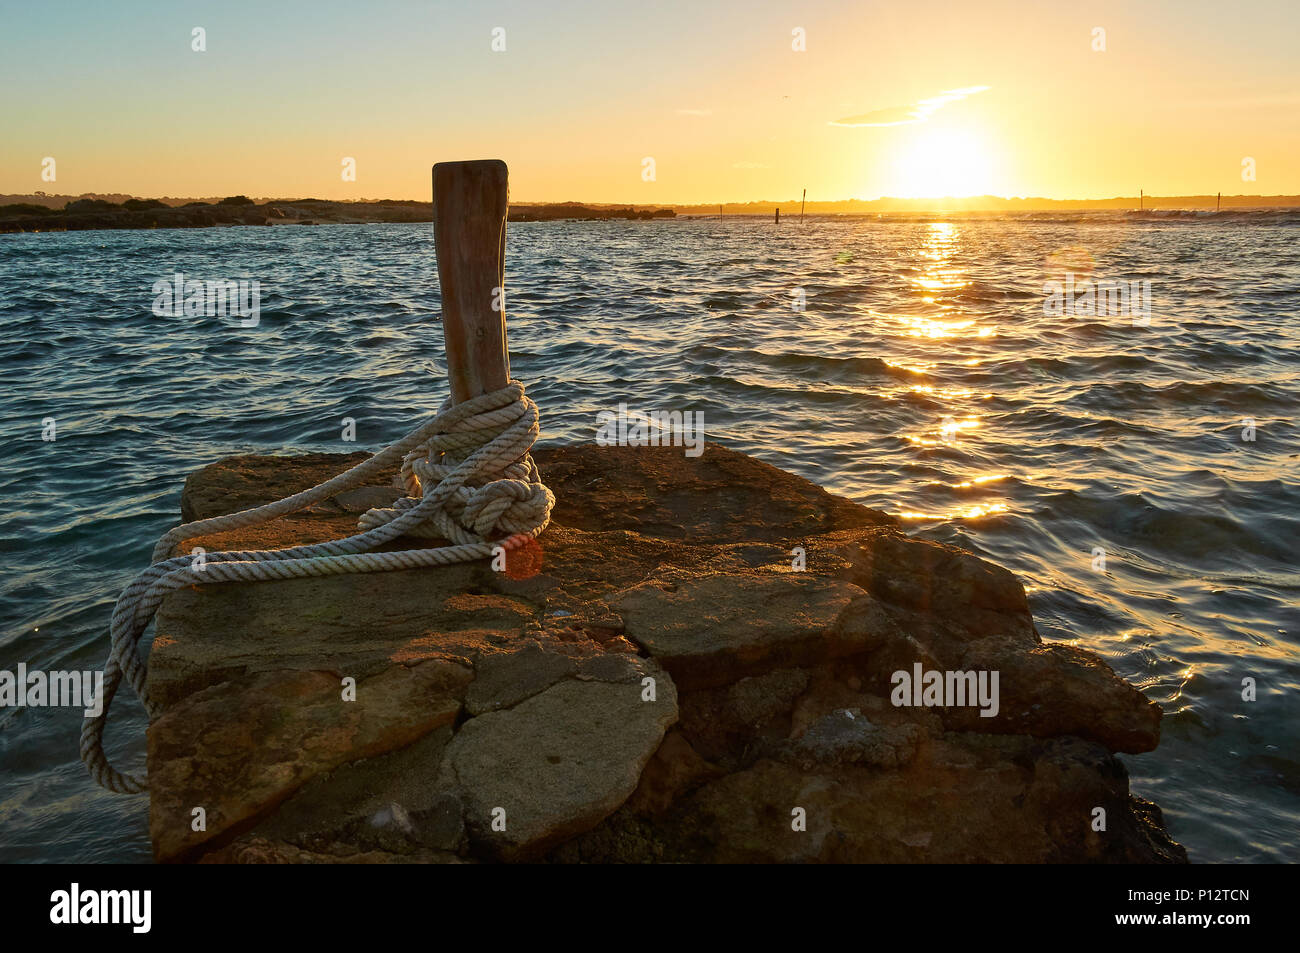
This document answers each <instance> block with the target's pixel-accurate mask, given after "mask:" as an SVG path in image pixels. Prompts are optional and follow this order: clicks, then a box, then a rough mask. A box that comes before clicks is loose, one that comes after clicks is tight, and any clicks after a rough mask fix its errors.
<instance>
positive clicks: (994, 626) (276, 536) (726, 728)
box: [149, 444, 1184, 863]
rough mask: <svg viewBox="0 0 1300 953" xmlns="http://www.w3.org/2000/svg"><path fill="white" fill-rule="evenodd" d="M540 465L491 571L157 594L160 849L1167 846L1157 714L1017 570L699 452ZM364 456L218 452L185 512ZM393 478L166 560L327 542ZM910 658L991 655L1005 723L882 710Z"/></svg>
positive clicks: (196, 478) (398, 851)
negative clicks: (528, 507) (548, 514)
mask: <svg viewBox="0 0 1300 953" xmlns="http://www.w3.org/2000/svg"><path fill="white" fill-rule="evenodd" d="M534 455H535V458H536V460H537V462H538V465H539V467H540V468H541V470H542V474H543V477H544V479H545V480H546V482H547V484H548V485H549V486H550V487H551V488H552V489H553V490H554V492H555V493H556V496H557V498H558V503H557V507H556V511H555V514H554V518H553V522H552V525H551V527H550V528H549V529H548V531H547V532H546V534H545V535H544V536H543V537H542V538H541V540H540V541H539V543H538V544H537V545H536V546H533V547H531V548H525V549H523V550H519V551H516V552H514V553H512V554H511V556H510V558H509V561H508V564H507V567H506V571H505V572H493V571H492V570H491V568H490V567H489V565H488V564H487V563H482V564H474V565H464V566H455V567H446V568H441V569H433V570H412V571H408V572H395V573H375V574H363V575H351V576H335V577H329V578H323V579H302V580H291V581H285V582H265V583H254V584H227V585H213V586H203V587H195V588H192V589H185V590H178V591H176V592H174V593H172V594H170V595H169V596H168V597H167V599H166V601H165V602H164V604H163V606H162V609H161V611H160V612H159V616H158V623H157V636H156V638H155V641H154V649H153V656H152V659H151V669H150V676H149V681H150V691H151V695H152V697H153V699H154V700H155V702H156V704H157V707H158V709H159V714H158V716H157V717H156V718H155V720H154V721H153V723H152V724H151V726H150V729H149V772H150V785H151V833H152V836H153V839H154V846H155V852H156V855H157V856H158V857H159V859H162V860H202V861H205V862H263V863H266V862H274V863H278V862H292V863H298V862H313V863H315V862H319V863H333V862H348V863H382V862H429V863H438V862H456V861H476V860H477V861H483V860H507V861H521V860H522V861H528V860H538V859H544V860H550V861H579V860H581V861H620V862H622V861H626V862H642V861H656V860H673V861H704V862H715V861H730V862H765V861H771V862H812V861H817V862H825V861H853V862H856V861H884V862H895V861H908V862H911V861H919V862H970V861H1006V862H1019V861H1031V862H1037V861H1074V862H1077V861H1116V862H1135V861H1141V862H1163V861H1171V860H1180V859H1184V857H1183V853H1182V849H1181V848H1180V847H1178V845H1177V844H1175V843H1173V842H1172V841H1171V840H1169V838H1168V836H1167V835H1166V834H1165V833H1164V830H1163V825H1162V821H1161V818H1160V814H1159V810H1158V809H1157V808H1155V806H1154V805H1150V804H1148V803H1146V802H1143V801H1141V800H1139V799H1137V798H1134V797H1132V796H1131V795H1130V794H1129V792H1128V782H1127V775H1126V773H1125V770H1124V767H1123V765H1122V764H1121V763H1120V762H1119V761H1118V760H1117V759H1116V758H1115V756H1114V752H1118V751H1123V752H1131V753H1136V752H1141V751H1147V750H1150V749H1152V748H1153V747H1155V745H1156V744H1157V742H1158V738H1159V720H1160V709H1159V707H1158V706H1157V705H1155V704H1153V703H1151V702H1149V701H1147V700H1146V699H1145V698H1144V697H1143V696H1142V694H1141V693H1140V692H1138V691H1137V690H1135V689H1134V688H1132V687H1131V686H1129V685H1127V684H1126V683H1125V682H1123V681H1122V680H1121V679H1119V678H1117V677H1116V676H1115V675H1114V673H1113V672H1111V671H1110V669H1109V668H1108V667H1107V666H1106V664H1105V663H1104V662H1103V661H1101V660H1100V659H1098V658H1096V657H1095V656H1093V655H1091V654H1090V653H1088V652H1085V651H1083V650H1080V649H1076V648H1073V647H1070V646H1066V645H1060V644H1053V643H1044V642H1043V641H1042V640H1041V639H1040V638H1039V636H1038V634H1037V632H1036V631H1035V629H1034V624H1033V619H1032V618H1031V616H1030V613H1029V608H1028V604H1027V602H1026V600H1025V594H1024V590H1023V588H1022V587H1021V586H1020V584H1019V582H1018V581H1017V580H1016V579H1015V577H1014V576H1013V575H1012V574H1011V573H1009V572H1007V571H1006V570H1004V569H1002V568H1000V567H997V566H994V565H992V564H990V563H988V562H985V561H984V560H981V559H979V558H977V557H975V556H973V555H971V554H969V553H966V552H963V551H961V550H958V549H955V548H953V547H949V546H943V545H940V544H936V543H931V542H926V541H921V540H916V539H912V538H910V537H908V536H906V535H905V534H904V533H903V532H902V531H901V530H900V528H899V527H898V525H897V522H896V521H895V520H893V519H892V518H890V517H888V516H886V515H885V514H882V513H878V512H875V511H873V510H869V509H867V508H865V507H862V506H858V505H856V504H854V503H852V502H850V501H848V500H844V499H841V498H838V497H835V496H832V495H830V494H828V493H826V492H824V491H823V490H821V489H819V488H817V487H816V486H814V485H813V484H811V483H809V482H808V481H806V480H803V479H801V478H799V477H796V476H793V475H791V474H788V473H784V472H783V471H780V470H777V469H775V468H773V467H771V466H768V465H767V464H765V463H762V462H760V461H758V460H755V459H753V458H752V457H748V456H745V455H744V454H740V453H736V452H734V451H730V450H727V449H725V448H723V447H719V446H717V445H713V444H710V445H708V446H707V448H706V450H705V452H704V454H703V455H702V456H700V457H698V458H690V457H686V456H684V454H683V453H682V451H681V449H680V448H598V447H594V446H566V447H554V448H541V449H538V450H537V451H535V454H534ZM360 459H364V455H362V454H350V455H338V456H334V455H326V454H309V455H306V456H303V457H249V456H245V457H235V458H230V459H228V460H223V461H221V462H219V463H217V464H213V465H212V466H209V467H205V468H204V469H202V470H200V471H198V472H197V473H195V474H193V475H192V476H191V477H190V479H189V480H188V481H187V483H186V487H185V492H184V495H183V499H182V512H183V514H184V516H185V518H186V519H187V520H193V519H200V518H204V517H208V516H214V515H218V514H220V513H226V512H234V511H237V510H240V509H245V508H247V507H250V506H255V505H258V504H260V503H264V502H267V501H269V500H273V499H278V498H280V497H283V496H286V495H288V494H290V493H293V492H296V491H298V490H301V489H304V488H306V487H308V486H311V485H314V484H316V483H319V482H321V481H323V480H325V479H327V478H329V477H331V476H333V475H335V474H336V473H339V472H341V471H342V470H344V469H346V468H347V467H348V466H350V465H353V464H355V463H356V462H357V461H358V460H360ZM394 476H395V474H384V475H382V476H381V477H379V478H376V479H375V480H374V481H372V485H370V486H366V487H360V488H357V489H354V490H350V491H347V492H346V493H343V494H340V495H339V496H338V497H336V498H334V499H332V500H328V501H325V502H323V503H321V504H318V505H316V506H313V507H311V508H310V509H309V510H307V511H305V512H302V513H298V514H293V515H291V516H288V517H285V518H283V519H279V520H275V521H272V522H271V523H269V524H266V525H265V526H262V527H253V528H249V529H247V530H234V531H230V532H227V533H223V534H216V535H211V536H206V537H202V538H197V539H194V540H189V541H186V542H185V543H183V544H182V545H181V546H180V547H178V550H179V551H186V552H188V551H189V549H190V548H191V547H193V546H197V545H201V546H203V547H204V548H206V549H208V550H209V551H212V550H214V549H222V548H225V549H229V548H251V547H253V546H257V547H267V548H276V547H283V546H288V545H293V544H297V543H302V542H308V541H316V540H320V539H326V538H337V537H339V536H342V535H346V534H349V533H351V532H354V531H355V523H356V518H357V514H358V513H359V512H363V511H364V510H365V509H368V508H369V507H370V506H374V505H384V504H385V503H387V502H389V501H390V500H391V499H392V498H393V497H394V495H395V494H396V493H397V492H398V491H397V490H396V484H395V483H394V480H393V477H394ZM393 545H394V547H395V548H406V547H410V546H426V545H436V541H409V540H401V541H397V542H396V543H394V544H393ZM795 547H800V548H802V550H803V551H804V553H805V554H806V569H802V570H801V569H797V568H796V566H795V561H794V559H793V550H794V549H795ZM915 664H921V665H922V666H923V667H924V668H925V669H934V670H939V671H997V672H998V673H999V677H1000V681H999V686H1000V699H999V702H1000V704H999V711H998V714H997V716H996V717H991V718H987V717H980V713H979V710H978V709H977V708H974V707H971V706H969V705H966V706H962V705H956V704H953V705H949V706H947V707H944V706H935V707H909V706H897V705H895V704H893V703H892V701H891V689H892V684H891V682H892V676H893V673H894V672H896V671H900V670H901V671H911V670H912V666H913V665H915ZM345 678H353V679H355V680H356V700H355V701H345V700H344V699H343V697H342V693H341V685H342V684H343V680H344V679H345ZM646 679H653V683H652V684H653V686H654V694H653V700H647V694H646V686H647V684H649V683H647V682H646ZM195 806H203V807H204V808H205V812H206V815H207V825H206V829H205V830H201V831H194V830H193V829H192V825H191V823H190V820H191V812H192V809H193V808H194V807H195ZM796 808H798V809H802V821H801V822H800V824H802V828H800V824H794V823H793V822H794V821H795V820H796V817H795V814H793V813H792V812H794V811H795V809H796ZM1097 808H1103V809H1104V810H1105V811H1106V816H1107V828H1106V831H1094V830H1093V829H1092V823H1093V816H1094V812H1095V810H1096V809H1097ZM498 809H499V810H498ZM502 820H504V825H502V823H501V822H502Z"/></svg>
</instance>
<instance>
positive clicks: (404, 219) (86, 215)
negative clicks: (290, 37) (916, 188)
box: [0, 194, 1300, 234]
mask: <svg viewBox="0 0 1300 953" xmlns="http://www.w3.org/2000/svg"><path fill="white" fill-rule="evenodd" d="M991 198H992V197H989V196H984V197H981V198H977V199H961V200H956V199H954V200H941V201H940V202H939V204H936V200H926V199H877V200H874V201H871V202H866V201H859V200H850V201H847V202H810V203H808V204H807V206H806V214H807V215H815V216H826V215H833V216H842V217H856V216H869V217H882V216H883V217H890V218H893V217H900V216H903V217H905V216H922V217H926V218H929V217H935V216H960V217H965V218H972V219H979V218H981V217H986V216H998V215H1005V214H1018V213H1048V214H1051V213H1055V214H1071V213H1077V214H1086V213H1089V212H1107V211H1109V212H1127V213H1130V214H1132V215H1134V216H1135V217H1147V216H1149V217H1151V218H1153V219H1160V218H1166V217H1178V216H1179V215H1180V213H1181V214H1182V215H1184V216H1185V217H1188V218H1203V217H1205V215H1206V213H1207V212H1211V213H1212V212H1213V211H1214V210H1215V199H1216V197H1215V196H1174V197H1160V196H1145V197H1143V199H1142V200H1141V201H1142V205H1143V210H1142V211H1141V212H1139V210H1138V208H1137V204H1138V200H1137V199H1133V200H1132V203H1131V204H1126V203H1128V202H1129V200H1127V199H1107V200H1099V201H1092V200H1084V199H1079V200H1059V201H1057V200H1046V199H1001V200H998V201H999V202H1001V203H1002V204H1001V205H1000V206H996V207H988V206H987V203H988V202H989V201H990V200H991ZM11 199H26V200H29V201H10V202H8V204H4V202H5V200H11ZM114 199H121V200H122V201H114ZM776 209H782V210H784V212H785V215H784V216H783V218H784V219H785V221H786V222H790V221H792V220H794V219H797V218H798V217H799V211H800V209H799V203H797V202H794V203H776V202H748V203H743V204H739V203H732V204H727V203H723V204H722V205H714V206H707V205H673V206H645V205H599V204H584V203H579V202H553V203H537V204H533V203H517V204H512V205H511V206H510V211H509V220H510V221H511V222H555V221H610V220H637V221H647V220H663V219H684V220H688V221H689V220H693V219H701V218H703V219H709V218H714V219H716V218H718V216H719V215H722V216H723V217H733V218H734V217H746V218H750V217H752V218H755V219H768V220H771V219H772V218H773V217H774V212H775V210H776ZM1287 209H1298V210H1300V196H1290V195H1283V196H1253V195H1234V196H1224V197H1223V199H1222V208H1221V214H1223V215H1240V213H1244V212H1265V211H1269V210H1272V211H1284V210H1287ZM432 221H433V205H432V203H430V202H417V201H414V200H401V199H382V200H375V201H364V202H335V201H330V200H325V199H268V200H262V201H260V202H259V201H254V200H253V199H250V198H247V197H245V196H231V197H228V198H224V199H217V200H211V201H209V200H185V199H137V198H130V197H124V196H108V197H99V196H84V197H79V198H77V197H72V196H53V195H44V194H39V195H29V196H20V195H0V234H5V233H17V232H62V231H92V230H118V229H131V230H137V229H157V228H214V227H231V226H283V225H340V224H348V225H360V224H374V223H389V224H392V223H425V222H432Z"/></svg>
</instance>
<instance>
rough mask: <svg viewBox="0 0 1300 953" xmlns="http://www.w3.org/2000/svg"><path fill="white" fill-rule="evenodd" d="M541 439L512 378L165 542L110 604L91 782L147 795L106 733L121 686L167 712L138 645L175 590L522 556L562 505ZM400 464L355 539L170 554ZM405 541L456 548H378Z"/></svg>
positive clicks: (91, 732) (88, 754)
mask: <svg viewBox="0 0 1300 953" xmlns="http://www.w3.org/2000/svg"><path fill="white" fill-rule="evenodd" d="M539 432H540V428H539V415H538V412H537V404H535V403H534V402H533V401H532V400H531V399H529V398H528V397H527V396H525V394H524V385H523V384H521V383H519V381H514V380H512V381H510V383H509V384H507V385H506V386H505V387H502V388H500V389H499V390H494V391H491V392H490V393H487V394H482V395H480V396H478V397H474V398H472V399H470V400H467V401H463V402H462V403H459V404H454V405H453V404H452V403H451V400H450V398H449V399H448V400H447V401H445V402H444V403H443V405H442V407H441V408H439V410H438V413H437V414H436V415H434V417H433V419H432V420H430V421H428V422H427V423H426V424H424V425H423V426H422V427H420V428H418V429H417V430H415V431H413V432H411V433H409V434H407V435H406V436H405V437H403V438H402V439H401V440H399V441H397V443H395V444H393V445H392V446H390V447H388V448H386V449H384V450H381V451H380V452H379V453H377V454H375V455H374V456H372V457H371V458H370V459H368V460H364V461H362V462H361V463H359V464H357V465H356V466H355V467H353V468H352V469H350V470H347V471H346V472H344V473H341V474H339V475H338V476H336V477H333V478H332V479H329V480H326V481H325V482H324V483H321V484H319V485H317V486H314V487H312V488H310V489H307V490H303V491H302V492H301V493H295V494H293V495H292V496H289V497H286V498H285V499H283V500H277V501H276V502H274V503H267V504H266V505H264V506H256V507H253V508H252V509H247V510H244V511H242V512H240V513H231V514H229V515H227V516H215V517H212V518H210V519H203V520H197V521H195V522H193V523H185V524H183V525H181V526H177V527H175V528H174V529H172V530H169V531H168V532H167V533H165V534H164V535H163V537H162V538H161V539H160V540H158V544H157V545H156V546H155V547H154V551H153V560H152V562H153V564H152V565H151V566H150V567H149V568H148V569H146V570H145V571H144V572H142V573H141V574H140V575H139V576H137V577H136V578H135V579H134V580H133V581H132V582H131V584H130V585H129V586H127V587H126V589H125V590H124V591H123V592H122V595H121V596H120V597H119V598H118V600H117V604H116V605H115V606H114V607H113V618H112V622H111V625H110V636H111V646H110V649H109V655H108V661H107V662H106V663H105V665H104V703H103V706H102V707H101V710H100V713H99V714H98V715H95V716H93V717H87V718H86V720H85V722H84V723H83V724H82V729H81V760H82V761H83V762H85V765H86V767H87V769H88V770H89V771H90V774H91V777H93V778H94V779H95V780H96V781H97V782H99V784H101V785H103V786H104V787H106V788H108V789H109V790H110V791H116V792H119V793H123V794H133V793H138V792H140V791H144V790H147V788H148V785H147V782H146V780H145V779H144V778H143V777H138V776H135V775H131V774H124V773H122V772H120V771H118V770H117V769H116V768H114V767H113V766H112V765H111V764H110V763H109V760H108V756H107V755H106V754H105V753H104V728H105V726H106V725H107V724H108V710H109V705H110V704H111V702H112V700H113V697H114V695H116V694H117V689H118V687H119V686H120V685H121V683H122V681H123V680H125V681H126V682H127V684H129V685H130V686H131V688H132V689H133V690H134V691H135V693H136V695H137V696H138V697H139V699H140V701H141V702H142V703H143V704H144V707H145V710H146V711H147V712H148V713H149V717H150V719H151V720H152V719H154V718H155V717H157V716H158V714H159V711H158V710H157V708H156V707H155V706H154V705H153V703H152V701H151V699H150V697H149V689H148V664H147V662H146V660H145V659H144V658H143V657H141V655H140V652H139V643H140V638H141V636H142V635H143V634H144V632H145V630H146V629H147V628H148V627H149V624H150V622H152V621H153V618H154V615H155V614H156V613H157V611H158V607H159V606H160V605H161V604H162V601H163V598H164V597H165V596H166V595H167V593H168V592H171V591H172V590H175V589H180V588H184V587H186V586H197V585H205V584H212V583H221V582H260V581H264V580H269V579H301V578H304V577H308V576H328V575H337V574H341V573H361V572H387V571H392V570H397V569H415V568H419V567H424V566H446V565H451V564H453V563H462V562H470V561H473V560H476V559H483V558H486V557H488V556H491V555H492V550H493V548H494V547H496V546H503V547H505V548H506V549H507V550H515V549H518V548H519V547H520V546H521V545H523V544H524V543H525V542H527V541H528V540H530V539H536V538H537V537H538V536H540V535H541V534H542V532H543V531H544V530H545V529H546V527H547V526H548V525H549V524H550V521H551V510H552V508H553V507H554V506H555V496H554V495H553V494H552V493H551V491H550V490H549V489H548V488H547V487H546V485H545V484H543V483H542V479H541V475H540V474H539V473H538V471H537V465H536V464H535V463H533V458H532V454H531V450H532V447H533V444H534V443H535V442H536V440H537V436H538V433H539ZM399 461H400V464H401V470H400V473H401V481H402V486H403V487H404V488H405V492H406V496H404V497H402V498H400V499H398V500H396V501H395V502H394V503H393V504H392V505H391V506H388V507H377V508H375V509H371V510H368V511H366V512H365V513H363V514H362V515H361V517H360V519H358V520H357V528H358V530H359V532H357V533H356V534H355V535H353V536H349V537H347V538H345V539H336V540H329V541H327V542H323V543H311V544H307V545H303V546H292V547H289V548H288V549H274V550H243V551H233V550H232V551H228V552H217V553H206V554H205V555H204V556H203V563H202V565H200V564H198V563H197V562H196V561H195V560H193V559H191V558H190V557H189V556H173V555H172V553H173V552H175V550H176V548H177V546H178V545H180V544H181V543H183V542H185V541H186V540H189V539H193V538H195V537H198V536H206V535H210V534H213V533H220V532H224V531H226V530H231V529H238V528H241V527H245V526H252V525H255V524H258V523H265V522H268V521H270V520H273V519H276V518H277V517H280V516H284V515H286V514H288V513H294V512H297V511H298V510H302V509H305V508H306V507H308V506H311V505H312V504H314V503H319V502H321V501H322V500H327V499H329V498H330V497H333V496H336V495H337V494H339V493H341V492H343V491H344V490H348V489H351V488H353V487H356V486H363V485H365V484H366V483H367V482H368V481H370V480H372V479H373V478H374V477H376V476H379V475H381V474H382V473H384V472H385V471H387V470H390V469H391V468H392V467H394V466H396V465H397V464H398V462H399ZM399 536H408V537H420V538H425V539H444V540H447V541H448V542H449V545H445V546H439V547H434V548H430V549H410V550H402V551H398V552H383V553H377V552H374V551H373V550H375V549H376V548H378V547H379V546H381V545H383V544H385V543H388V542H390V541H392V540H394V539H397V538H398V537H399Z"/></svg>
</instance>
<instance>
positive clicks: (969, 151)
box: [891, 129, 995, 198]
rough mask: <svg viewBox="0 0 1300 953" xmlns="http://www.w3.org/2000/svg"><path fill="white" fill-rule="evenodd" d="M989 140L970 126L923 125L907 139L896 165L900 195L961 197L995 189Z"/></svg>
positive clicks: (993, 166) (896, 184)
mask: <svg viewBox="0 0 1300 953" xmlns="http://www.w3.org/2000/svg"><path fill="white" fill-rule="evenodd" d="M994 172H995V163H994V161H993V154H992V149H991V147H990V146H989V144H988V141H987V140H986V139H985V138H984V137H983V136H981V135H979V134H978V133H976V132H973V131H971V130H968V129H921V130H919V131H918V132H917V133H916V135H914V136H912V137H911V138H909V139H908V140H907V141H905V142H904V143H903V144H902V145H901V148H900V149H899V151H898V156H897V159H896V160H895V166H894V176H895V177H894V181H895V188H894V189H893V190H891V192H893V194H895V195H897V196H898V197H899V198H949V197H950V198H961V197H965V196H970V195H990V194H992V193H993V179H994Z"/></svg>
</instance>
